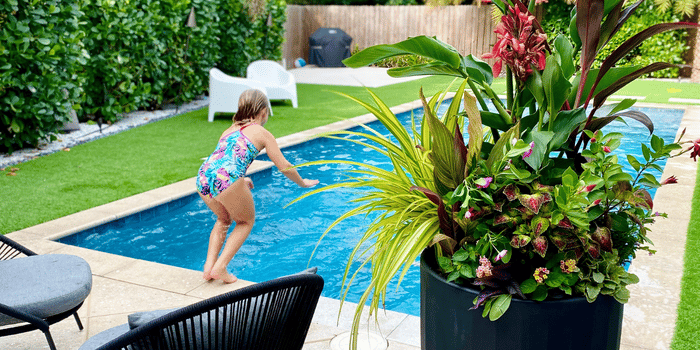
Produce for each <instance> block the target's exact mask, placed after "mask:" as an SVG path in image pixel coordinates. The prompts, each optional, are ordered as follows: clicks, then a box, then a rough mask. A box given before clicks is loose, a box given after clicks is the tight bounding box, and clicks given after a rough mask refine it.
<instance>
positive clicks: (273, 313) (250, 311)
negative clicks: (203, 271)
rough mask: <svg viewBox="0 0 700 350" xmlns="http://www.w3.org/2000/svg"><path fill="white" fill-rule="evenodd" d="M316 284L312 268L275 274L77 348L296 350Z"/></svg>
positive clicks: (111, 331)
mask: <svg viewBox="0 0 700 350" xmlns="http://www.w3.org/2000/svg"><path fill="white" fill-rule="evenodd" d="M322 289H323V278H321V276H319V275H317V274H315V273H301V274H296V275H291V276H286V277H280V278H277V279H274V280H271V281H266V282H262V283H259V284H255V285H252V286H249V287H245V288H241V289H238V290H235V291H232V292H228V293H225V294H221V295H219V296H216V297H213V298H210V299H207V300H203V301H201V302H198V303H195V304H192V305H190V306H186V307H184V308H181V309H176V310H174V311H168V310H164V311H165V312H164V313H165V314H164V315H162V316H160V317H156V318H154V319H152V320H150V321H147V322H145V323H144V324H142V325H139V326H137V327H135V328H132V329H130V327H129V325H127V324H124V325H121V326H117V327H114V328H112V329H108V330H106V331H104V332H102V333H100V334H97V335H96V336H94V337H92V338H90V339H88V341H87V342H86V343H85V344H83V346H81V348H80V350H86V349H99V350H117V349H123V350H136V349H138V350H146V349H177V350H194V349H197V350H218V349H255V350H264V349H270V350H272V349H274V350H284V349H301V348H302V347H303V345H304V340H305V339H306V334H307V333H308V331H309V326H310V325H311V319H312V318H313V315H314V311H315V310H316V305H317V304H318V300H319V297H320V296H321V290H322ZM161 314H162V313H161ZM130 319H131V317H130ZM105 338H107V339H105Z"/></svg>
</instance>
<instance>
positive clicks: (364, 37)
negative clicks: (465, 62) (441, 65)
mask: <svg viewBox="0 0 700 350" xmlns="http://www.w3.org/2000/svg"><path fill="white" fill-rule="evenodd" d="M490 16H491V9H490V5H483V6H480V7H479V6H473V5H460V6H442V7H436V8H431V7H429V6H416V5H414V6H340V5H332V6H299V5H288V6H287V23H285V42H284V47H283V50H282V53H283V56H284V59H285V60H286V62H287V65H288V68H289V67H292V64H293V62H294V59H296V58H298V57H301V58H304V59H305V60H307V61H308V56H309V36H310V35H311V34H313V32H314V31H316V30H317V29H318V28H322V27H338V28H340V29H342V30H343V31H345V32H346V33H348V35H350V36H351V37H352V38H353V43H352V46H353V47H355V46H359V47H360V48H366V47H369V46H372V45H377V44H393V43H396V42H399V41H402V40H405V39H406V38H408V37H412V36H417V35H428V36H437V37H438V38H439V39H440V40H443V41H445V42H446V43H448V44H450V45H452V46H454V47H455V48H456V49H457V50H458V51H459V52H460V53H461V54H462V55H468V54H473V55H474V56H475V57H480V56H481V54H483V53H485V52H488V51H490V45H492V44H493V42H495V40H496V37H495V34H493V29H494V27H493V24H492V23H491V18H490Z"/></svg>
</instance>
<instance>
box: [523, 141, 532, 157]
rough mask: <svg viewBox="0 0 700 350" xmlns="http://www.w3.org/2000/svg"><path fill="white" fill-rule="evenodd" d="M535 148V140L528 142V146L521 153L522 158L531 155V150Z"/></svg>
mask: <svg viewBox="0 0 700 350" xmlns="http://www.w3.org/2000/svg"><path fill="white" fill-rule="evenodd" d="M534 148H535V141H532V142H530V148H529V149H528V150H527V151H525V153H523V159H525V158H527V157H529V156H530V155H532V150H533V149H534Z"/></svg>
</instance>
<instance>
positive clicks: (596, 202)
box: [593, 199, 601, 205]
mask: <svg viewBox="0 0 700 350" xmlns="http://www.w3.org/2000/svg"><path fill="white" fill-rule="evenodd" d="M600 202H601V200H600V199H596V200H594V201H593V205H598V204H600Z"/></svg>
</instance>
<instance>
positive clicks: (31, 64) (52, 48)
mask: <svg viewBox="0 0 700 350" xmlns="http://www.w3.org/2000/svg"><path fill="white" fill-rule="evenodd" d="M81 16H82V13H81V11H80V8H79V6H78V2H77V1H70V0H38V1H27V0H3V1H1V2H0V28H1V30H0V151H2V152H10V153H11V152H13V151H14V150H17V149H20V148H22V147H26V146H35V145H37V143H38V142H39V141H40V140H41V139H44V138H49V137H50V136H49V135H51V133H52V132H55V131H56V130H57V128H58V127H60V126H61V125H62V124H63V123H64V122H67V121H68V120H69V115H70V112H71V110H72V109H73V104H74V103H75V101H78V99H79V96H80V85H81V84H80V81H79V78H78V76H77V75H76V69H78V66H79V65H80V64H83V63H85V56H84V54H83V52H82V43H81V39H82V37H83V35H84V34H83V33H82V31H81V30H80V28H79V25H78V20H79V18H80V17H81ZM77 107H78V106H76V108H77Z"/></svg>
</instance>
